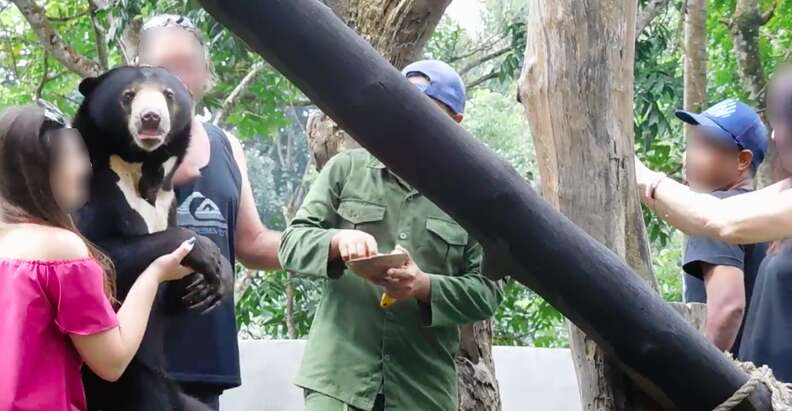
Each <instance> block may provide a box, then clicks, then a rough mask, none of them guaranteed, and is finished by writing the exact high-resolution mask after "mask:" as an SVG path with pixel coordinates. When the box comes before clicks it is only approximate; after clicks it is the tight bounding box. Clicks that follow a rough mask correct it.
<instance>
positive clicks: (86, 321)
mask: <svg viewBox="0 0 792 411" xmlns="http://www.w3.org/2000/svg"><path fill="white" fill-rule="evenodd" d="M103 277H104V272H103V270H102V268H101V267H100V266H99V265H98V264H97V263H96V261H94V260H93V259H90V258H87V259H80V260H69V261H20V260H8V259H0V410H2V411H41V410H68V411H82V410H85V409H86V404H85V392H84V390H83V386H82V381H81V379H80V367H81V366H82V359H81V358H80V355H79V354H78V353H77V351H76V349H75V348H74V345H73V344H72V341H71V339H70V338H69V335H70V334H76V335H92V334H96V333H99V332H102V331H105V330H108V329H111V328H113V327H116V326H117V325H118V320H117V318H116V315H115V313H114V312H113V308H112V306H111V305H110V302H109V301H108V299H107V296H106V295H105V293H104V287H103Z"/></svg>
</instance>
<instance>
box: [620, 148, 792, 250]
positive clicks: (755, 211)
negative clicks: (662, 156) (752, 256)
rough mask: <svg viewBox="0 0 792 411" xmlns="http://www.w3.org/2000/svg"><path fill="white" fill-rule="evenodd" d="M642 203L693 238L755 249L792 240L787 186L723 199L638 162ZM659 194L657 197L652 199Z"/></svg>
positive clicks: (781, 184) (790, 192) (786, 183)
mask: <svg viewBox="0 0 792 411" xmlns="http://www.w3.org/2000/svg"><path fill="white" fill-rule="evenodd" d="M635 164H636V177H637V179H638V187H639V189H640V192H641V200H642V201H643V203H644V204H645V205H646V206H647V207H649V209H650V210H652V211H653V212H654V213H656V214H657V215H658V216H659V217H660V218H662V219H663V220H666V221H668V223H669V224H671V225H673V226H674V227H676V228H678V229H680V230H682V231H684V232H685V233H686V234H688V235H705V236H708V237H712V238H716V239H719V240H722V241H725V242H727V243H731V244H753V243H760V242H766V241H774V240H781V239H784V238H787V237H790V236H792V190H788V189H787V188H788V187H789V185H790V184H789V183H790V182H789V181H788V180H784V181H781V182H779V183H776V184H774V185H772V186H769V187H766V188H763V189H761V190H757V191H754V192H751V193H746V194H743V195H739V196H734V197H729V198H726V199H719V198H716V197H713V196H711V195H709V194H703V193H696V192H694V191H692V190H691V189H690V188H688V187H687V186H684V185H682V184H679V183H677V182H676V181H674V180H672V179H670V178H667V177H665V176H664V175H663V174H661V173H655V172H653V171H651V170H649V169H648V168H646V166H644V165H643V164H642V163H641V162H640V160H638V159H637V158H636V159H635ZM652 194H653V195H652Z"/></svg>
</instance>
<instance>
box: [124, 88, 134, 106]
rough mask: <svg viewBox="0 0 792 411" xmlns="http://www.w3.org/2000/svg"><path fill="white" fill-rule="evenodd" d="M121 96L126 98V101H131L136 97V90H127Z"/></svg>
mask: <svg viewBox="0 0 792 411" xmlns="http://www.w3.org/2000/svg"><path fill="white" fill-rule="evenodd" d="M121 98H122V99H124V103H131V102H132V99H134V98H135V92H134V91H133V90H127V91H125V92H124V94H122V95H121Z"/></svg>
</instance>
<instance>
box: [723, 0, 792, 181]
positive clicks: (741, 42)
mask: <svg viewBox="0 0 792 411" xmlns="http://www.w3.org/2000/svg"><path fill="white" fill-rule="evenodd" d="M776 5H777V3H774V4H773V6H771V8H770V9H769V10H767V11H764V12H763V11H762V9H761V8H760V6H759V0H737V3H736V4H735V7H734V15H733V16H732V18H731V19H725V20H724V22H725V23H726V24H728V26H729V31H730V32H731V37H732V44H733V47H734V56H735V59H736V60H737V75H738V77H739V78H740V83H741V84H742V87H743V89H744V90H745V91H747V92H748V96H749V99H750V103H751V104H752V105H753V106H754V107H756V108H757V109H758V110H759V111H760V113H761V114H764V110H765V104H766V101H765V93H766V88H767V75H766V73H765V71H764V66H763V65H762V55H761V53H760V52H759V30H760V29H761V28H762V26H763V25H765V24H766V23H767V22H768V21H769V20H770V19H771V18H772V17H773V15H774V13H775V7H776ZM784 177H787V173H786V172H785V171H784V170H783V168H782V167H781V163H780V162H779V160H778V154H777V153H776V148H775V143H774V142H773V141H772V140H770V142H769V144H768V147H767V155H766V156H765V160H764V163H762V165H761V167H759V171H758V173H757V176H756V180H757V186H758V187H765V186H768V185H770V184H773V183H774V182H776V181H779V180H780V179H782V178H784Z"/></svg>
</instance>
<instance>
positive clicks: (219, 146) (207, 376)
mask: <svg viewBox="0 0 792 411" xmlns="http://www.w3.org/2000/svg"><path fill="white" fill-rule="evenodd" d="M204 128H205V129H206V133H207V135H208V137H209V143H210V147H211V148H210V153H211V154H210V157H209V164H207V165H206V166H205V167H203V168H202V169H201V177H200V178H198V179H197V180H195V181H193V182H191V183H188V184H186V185H183V186H180V187H177V188H176V198H177V202H178V208H177V212H176V218H177V221H178V224H179V225H180V226H182V227H185V228H189V229H191V230H193V231H195V232H196V233H198V234H200V235H203V236H206V237H208V238H210V239H211V240H212V241H214V242H215V244H217V246H218V247H220V250H221V251H222V253H223V255H224V256H225V257H226V258H227V259H228V261H229V262H231V266H232V267H233V266H234V263H235V259H234V228H235V227H236V221H237V211H238V210H239V198H240V188H241V184H242V178H241V175H240V172H239V167H238V166H237V163H236V161H235V159H234V155H233V151H232V150H231V143H230V142H229V141H228V138H227V137H226V136H225V133H224V132H223V131H222V130H221V129H220V128H218V127H216V126H214V125H211V124H204ZM230 300H233V299H230ZM230 300H229V302H226V303H224V304H222V305H221V306H219V307H217V308H215V309H214V310H213V311H211V312H210V313H208V314H201V313H200V312H196V311H186V312H182V313H179V314H177V316H176V318H172V319H171V320H170V321H169V324H168V330H167V331H166V332H165V359H166V362H167V371H168V374H169V375H170V377H171V378H172V379H173V380H175V381H178V382H180V383H202V384H209V385H216V386H217V387H218V389H219V390H222V389H226V388H231V387H236V386H238V385H240V383H241V381H240V375H239V347H238V345H237V329H236V319H235V317H234V303H233V301H230Z"/></svg>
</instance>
